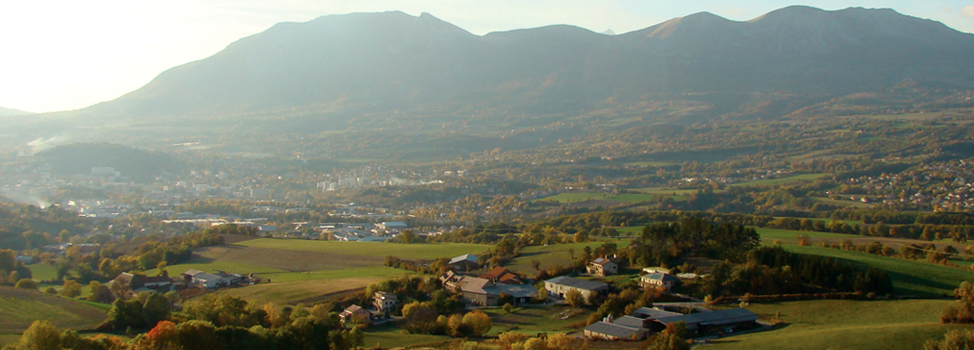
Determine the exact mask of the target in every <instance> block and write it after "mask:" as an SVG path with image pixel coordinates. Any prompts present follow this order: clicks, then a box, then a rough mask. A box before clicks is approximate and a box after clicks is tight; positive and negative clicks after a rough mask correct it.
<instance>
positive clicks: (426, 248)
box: [238, 238, 491, 260]
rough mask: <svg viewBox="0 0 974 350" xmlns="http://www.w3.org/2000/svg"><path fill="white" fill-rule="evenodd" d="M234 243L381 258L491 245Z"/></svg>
mask: <svg viewBox="0 0 974 350" xmlns="http://www.w3.org/2000/svg"><path fill="white" fill-rule="evenodd" d="M238 245H241V246H246V247H256V248H268V249H278V250H292V251H306V252H318V253H328V254H334V255H345V256H351V255H357V256H369V257H376V258H381V259H383V260H384V259H385V257H386V256H389V255H394V256H397V257H400V258H403V259H437V258H443V257H448V258H452V257H455V256H459V255H463V254H468V253H470V254H475V255H476V254H479V253H481V252H484V251H487V250H490V249H491V246H490V245H487V244H470V243H430V244H396V243H377V242H329V241H310V240H297V239H271V238H261V239H254V240H249V241H244V242H240V243H238Z"/></svg>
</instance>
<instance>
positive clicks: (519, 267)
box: [504, 241, 628, 276]
mask: <svg viewBox="0 0 974 350" xmlns="http://www.w3.org/2000/svg"><path fill="white" fill-rule="evenodd" d="M621 242H622V241H617V243H616V245H617V246H619V248H624V247H625V246H624V243H621ZM604 243H605V242H585V243H568V244H550V245H547V246H530V247H524V248H522V249H521V255H520V256H518V257H516V258H514V259H511V261H509V262H507V264H505V265H504V267H506V268H508V269H511V270H514V271H518V272H523V273H525V274H527V275H528V276H533V275H534V274H535V273H536V272H537V270H535V269H534V267H532V266H531V260H537V261H539V262H541V268H542V269H544V268H548V267H551V266H554V265H569V264H571V263H572V257H571V254H569V253H568V249H569V248H575V257H576V258H577V257H579V256H582V250H583V249H585V246H589V247H592V248H595V247H598V246H600V245H602V244H604ZM625 244H628V243H625Z"/></svg>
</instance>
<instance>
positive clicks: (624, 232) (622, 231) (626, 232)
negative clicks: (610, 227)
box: [616, 226, 646, 237]
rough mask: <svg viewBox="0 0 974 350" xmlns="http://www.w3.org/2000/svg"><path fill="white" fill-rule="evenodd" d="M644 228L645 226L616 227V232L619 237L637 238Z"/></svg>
mask: <svg viewBox="0 0 974 350" xmlns="http://www.w3.org/2000/svg"><path fill="white" fill-rule="evenodd" d="M644 228H646V226H628V227H616V230H617V231H619V235H620V236H630V237H638V236H639V235H641V234H643V229H644Z"/></svg>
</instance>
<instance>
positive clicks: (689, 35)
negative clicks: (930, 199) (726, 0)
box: [54, 6, 974, 137]
mask: <svg viewBox="0 0 974 350" xmlns="http://www.w3.org/2000/svg"><path fill="white" fill-rule="evenodd" d="M971 90H974V35H972V34H967V33H961V32H958V31H956V30H953V29H951V28H949V27H947V26H945V25H943V24H941V23H939V22H935V21H930V20H925V19H920V18H915V17H910V16H905V15H902V14H899V13H897V12H895V11H893V10H890V9H862V8H849V9H845V10H839V11H824V10H820V9H815V8H810V7H801V6H797V7H788V8H784V9H780V10H776V11H773V12H770V13H768V14H766V15H763V16H761V17H759V18H756V19H753V20H751V21H746V22H736V21H731V20H727V19H724V18H721V17H719V16H716V15H713V14H711V13H707V12H703V13H697V14H693V15H690V16H686V17H682V18H676V19H673V20H670V21H667V22H664V23H661V24H658V25H655V26H651V27H648V28H645V29H642V30H636V31H632V32H628V33H624V34H618V35H606V34H599V33H595V32H592V31H589V30H586V29H582V28H579V27H574V26H569V25H554V26H547V27H541V28H533V29H522V30H512V31H506V32H493V33H489V34H486V35H482V36H479V35H474V34H471V33H469V32H467V31H465V30H463V29H462V28H459V27H457V26H454V25H452V24H450V23H447V22H445V21H442V20H440V19H438V18H436V17H434V16H432V15H430V14H427V13H423V14H421V15H419V16H411V15H408V14H405V13H402V12H385V13H353V14H346V15H330V16H324V17H320V18H317V19H315V20H312V21H309V22H305V23H279V24H277V25H275V26H273V27H271V28H270V29H268V30H266V31H264V32H262V33H259V34H255V35H252V36H249V37H245V38H243V39H240V40H238V41H237V42H234V43H233V44H231V45H229V46H228V47H227V48H226V49H224V50H223V51H221V52H219V53H217V54H215V55H213V56H211V57H209V58H206V59H203V60H199V61H195V62H190V63H187V64H184V65H181V66H178V67H174V68H172V69H169V70H167V71H165V72H163V73H162V74H160V75H159V76H158V77H156V78H155V79H154V80H152V81H151V82H150V83H149V84H147V85H145V86H144V87H142V88H140V89H138V90H135V91H133V92H131V93H128V94H126V95H124V96H122V97H120V98H118V99H116V100H113V101H109V102H104V103H100V104H97V105H94V106H91V107H89V108H85V109H82V110H78V111H72V112H64V113H59V114H56V115H54V117H56V119H57V120H70V121H73V122H76V123H81V124H87V125H90V126H94V125H101V126H103V125H104V124H105V123H109V124H110V126H114V127H117V128H122V129H124V128H129V130H131V129H132V128H135V129H142V130H146V129H149V128H151V127H158V126H163V125H168V126H174V124H175V125H176V126H178V125H179V124H181V123H182V122H189V123H193V130H194V132H195V131H198V130H197V129H201V128H202V129H206V128H214V129H221V128H222V129H226V128H228V127H232V126H235V125H237V126H239V125H240V124H241V123H245V122H246V123H248V125H249V123H251V122H253V121H260V120H267V119H268V118H270V119H271V120H274V122H273V123H271V124H269V125H268V124H266V123H265V124H263V125H267V127H269V128H276V130H279V131H280V132H294V131H303V132H320V131H321V132H323V131H327V130H345V129H348V128H354V127H355V126H363V125H364V126H368V127H370V128H371V127H382V126H388V125H390V124H391V125H393V126H392V129H395V130H403V129H404V128H406V129H408V125H411V124H410V123H411V122H412V123H415V124H416V129H422V128H423V125H426V124H429V123H431V122H435V123H453V122H456V121H457V120H463V121H469V120H471V119H484V118H486V119H487V120H493V121H498V120H501V121H505V122H512V121H513V122H514V124H518V123H517V121H518V119H522V118H525V116H528V117H529V116H537V115H555V116H557V115H561V116H565V115H582V114H586V113H591V112H592V111H605V110H609V111H613V113H614V115H617V116H619V117H632V116H633V115H636V116H640V117H641V118H643V120H644V121H647V122H653V121H654V120H665V121H675V122H696V121H701V120H714V119H717V118H726V117H728V116H730V117H735V118H766V117H772V118H773V117H780V116H783V115H788V114H791V113H795V112H796V111H801V110H806V109H808V108H813V107H815V106H816V105H820V104H823V103H827V104H830V105H831V104H834V101H835V100H836V99H840V100H841V99H845V100H857V98H856V97H857V96H858V97H862V96H867V97H868V98H866V100H875V99H879V100H884V99H885V100H889V101H893V100H895V101H897V103H901V104H902V103H903V101H913V100H914V99H918V98H928V99H929V98H930V96H933V95H936V98H935V99H934V100H936V101H941V102H942V101H948V102H950V101H953V100H951V99H952V98H959V100H958V101H960V102H959V103H969V101H970V99H966V100H965V99H964V96H966V95H965V93H966V92H967V91H971ZM931 92H935V93H933V94H931ZM891 94H898V95H896V96H894V97H889V96H891ZM849 96H853V98H851V99H850V98H849ZM904 96H906V97H904ZM958 96H959V97H958ZM968 97H969V96H968ZM859 100H861V99H859ZM830 101H831V102H830ZM964 101H968V102H964ZM955 102H956V101H955ZM661 105H669V106H673V105H677V106H681V107H679V108H672V107H660V106H661ZM914 105H915V103H914ZM909 107H910V106H909V103H907V105H905V106H904V108H909ZM914 107H915V106H914ZM646 117H648V119H647V118H646ZM282 118H283V119H282ZM410 118H412V119H410ZM416 118H420V119H422V118H432V119H422V120H423V121H422V122H415V120H416ZM550 121H551V119H545V120H544V121H542V122H539V123H548V122H550ZM390 122H391V123H390ZM59 125H60V124H59ZM404 125H405V126H404ZM444 125H446V124H444ZM160 132H161V131H152V133H155V134H158V133H160ZM123 134H124V133H123ZM158 136H159V137H171V135H158Z"/></svg>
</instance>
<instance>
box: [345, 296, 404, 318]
mask: <svg viewBox="0 0 974 350" xmlns="http://www.w3.org/2000/svg"><path fill="white" fill-rule="evenodd" d="M371 306H372V308H371V309H365V308H363V307H361V306H358V305H352V306H349V307H347V308H345V310H342V313H340V314H338V319H339V320H340V321H341V322H342V323H355V324H362V323H375V322H379V321H383V320H388V319H391V318H392V314H393V313H395V312H396V310H398V309H399V297H397V296H396V295H395V294H392V293H387V292H383V291H378V292H375V293H374V294H373V295H372V305H371Z"/></svg>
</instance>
